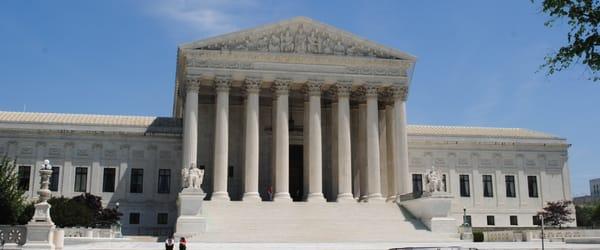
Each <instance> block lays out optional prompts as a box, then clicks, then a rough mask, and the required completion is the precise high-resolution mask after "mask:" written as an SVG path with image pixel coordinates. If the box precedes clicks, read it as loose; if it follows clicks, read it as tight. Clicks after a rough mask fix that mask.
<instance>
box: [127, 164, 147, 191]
mask: <svg viewBox="0 0 600 250" xmlns="http://www.w3.org/2000/svg"><path fill="white" fill-rule="evenodd" d="M143 191H144V169H141V168H132V169H131V185H130V186H129V192H131V193H141V192H143Z"/></svg>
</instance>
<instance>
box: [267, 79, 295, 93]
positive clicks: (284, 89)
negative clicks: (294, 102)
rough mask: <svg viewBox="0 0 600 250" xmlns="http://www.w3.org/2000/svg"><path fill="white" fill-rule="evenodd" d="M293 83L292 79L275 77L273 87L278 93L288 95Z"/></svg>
mask: <svg viewBox="0 0 600 250" xmlns="http://www.w3.org/2000/svg"><path fill="white" fill-rule="evenodd" d="M291 83H292V80H290V79H275V82H273V85H272V86H271V87H272V89H273V92H275V94H276V95H278V96H279V95H287V94H288V93H289V91H290V84H291Z"/></svg>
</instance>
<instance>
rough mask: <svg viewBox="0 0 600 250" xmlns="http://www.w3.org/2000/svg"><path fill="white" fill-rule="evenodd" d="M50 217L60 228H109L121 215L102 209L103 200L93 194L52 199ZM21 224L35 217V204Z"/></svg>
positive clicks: (30, 207)
mask: <svg viewBox="0 0 600 250" xmlns="http://www.w3.org/2000/svg"><path fill="white" fill-rule="evenodd" d="M48 203H50V205H51V206H52V208H51V209H50V216H51V217H52V221H53V222H54V223H55V224H56V225H57V226H59V227H108V226H110V225H112V224H114V223H116V222H117V221H118V220H119V218H120V216H121V214H120V213H118V212H117V211H116V210H115V209H111V208H102V199H101V198H100V197H98V196H94V195H92V194H87V193H86V194H82V195H79V196H76V197H73V198H71V199H69V198H65V197H52V198H50V199H49V200H48ZM26 211H27V212H25V213H23V216H22V219H20V220H19V222H24V223H23V224H25V223H27V222H28V221H29V220H31V217H32V216H33V212H34V208H33V204H30V205H29V206H27V209H26Z"/></svg>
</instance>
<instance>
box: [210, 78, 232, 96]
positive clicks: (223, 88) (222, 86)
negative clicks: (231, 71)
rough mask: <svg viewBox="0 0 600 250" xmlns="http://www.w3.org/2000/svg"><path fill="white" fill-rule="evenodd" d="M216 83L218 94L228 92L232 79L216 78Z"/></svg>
mask: <svg viewBox="0 0 600 250" xmlns="http://www.w3.org/2000/svg"><path fill="white" fill-rule="evenodd" d="M214 82H215V89H216V90H217V92H228V91H229V88H230V87H231V77H229V76H216V77H215V80H214Z"/></svg>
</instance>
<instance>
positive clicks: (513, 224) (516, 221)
mask: <svg viewBox="0 0 600 250" xmlns="http://www.w3.org/2000/svg"><path fill="white" fill-rule="evenodd" d="M513 219H514V221H513ZM508 220H509V223H510V225H511V226H518V225H519V217H518V216H516V215H510V216H509V217H508ZM513 222H514V223H513Z"/></svg>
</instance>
